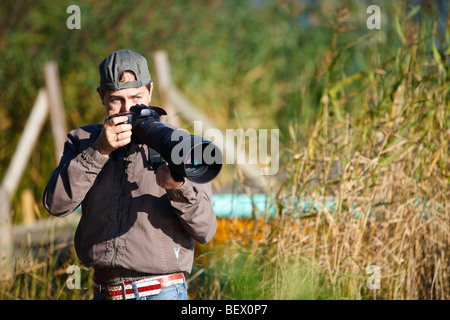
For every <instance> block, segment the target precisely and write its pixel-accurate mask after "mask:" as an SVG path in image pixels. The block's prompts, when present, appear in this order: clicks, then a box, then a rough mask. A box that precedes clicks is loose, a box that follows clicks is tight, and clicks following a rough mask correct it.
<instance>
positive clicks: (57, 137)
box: [44, 61, 67, 163]
mask: <svg viewBox="0 0 450 320" xmlns="http://www.w3.org/2000/svg"><path fill="white" fill-rule="evenodd" d="M44 76H45V87H46V89H47V95H48V99H49V104H50V121H51V125H52V132H53V139H54V143H55V158H56V162H57V163H58V162H59V160H60V159H61V156H62V153H63V150H64V143H65V142H66V136H67V127H66V120H65V116H64V104H63V99H62V93H61V84H60V80H59V74H58V65H57V64H56V62H54V61H50V62H47V63H46V64H45V65H44Z"/></svg>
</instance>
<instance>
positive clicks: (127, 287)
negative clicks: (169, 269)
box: [94, 273, 184, 300]
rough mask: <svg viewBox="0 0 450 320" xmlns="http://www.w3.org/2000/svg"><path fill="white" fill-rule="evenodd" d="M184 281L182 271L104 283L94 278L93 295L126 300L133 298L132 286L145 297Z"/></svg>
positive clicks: (134, 296)
mask: <svg viewBox="0 0 450 320" xmlns="http://www.w3.org/2000/svg"><path fill="white" fill-rule="evenodd" d="M182 283H184V277H183V274H182V273H176V274H171V275H167V276H156V277H150V278H144V279H140V280H136V281H129V282H123V281H120V282H113V283H106V282H103V281H101V280H98V279H95V281H94V295H97V296H101V298H102V299H103V300H127V299H134V298H136V295H135V294H134V289H133V286H135V288H136V290H137V291H138V293H139V297H146V296H152V295H155V294H158V293H160V292H161V289H162V288H166V287H170V286H173V285H176V284H182Z"/></svg>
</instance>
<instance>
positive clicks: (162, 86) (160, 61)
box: [153, 50, 180, 127]
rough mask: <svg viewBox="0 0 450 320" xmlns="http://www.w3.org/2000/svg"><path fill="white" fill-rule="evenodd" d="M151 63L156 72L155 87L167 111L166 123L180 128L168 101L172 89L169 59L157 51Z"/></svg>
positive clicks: (177, 117)
mask: <svg viewBox="0 0 450 320" xmlns="http://www.w3.org/2000/svg"><path fill="white" fill-rule="evenodd" d="M153 61H154V64H155V71H156V79H157V82H156V87H158V91H159V95H160V97H161V104H162V107H163V108H164V109H165V110H166V111H167V114H168V117H167V118H168V121H169V122H170V123H171V124H173V125H175V126H177V127H178V126H180V119H179V116H178V112H177V110H176V109H175V108H174V106H173V104H172V101H171V99H170V89H171V88H172V77H171V74H170V64H169V58H168V57H167V53H166V52H165V51H162V50H159V51H156V52H155V53H154V54H153Z"/></svg>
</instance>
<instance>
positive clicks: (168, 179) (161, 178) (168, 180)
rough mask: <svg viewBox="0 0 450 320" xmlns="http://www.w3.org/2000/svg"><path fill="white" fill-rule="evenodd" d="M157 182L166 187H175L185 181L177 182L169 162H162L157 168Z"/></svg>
mask: <svg viewBox="0 0 450 320" xmlns="http://www.w3.org/2000/svg"><path fill="white" fill-rule="evenodd" d="M156 183H157V184H158V186H160V187H161V188H164V189H175V188H178V187H181V186H182V185H183V184H184V182H177V181H175V180H173V178H172V175H171V174H170V169H169V166H168V165H167V164H162V165H160V166H159V167H158V169H156Z"/></svg>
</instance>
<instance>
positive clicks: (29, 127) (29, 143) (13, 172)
mask: <svg viewBox="0 0 450 320" xmlns="http://www.w3.org/2000/svg"><path fill="white" fill-rule="evenodd" d="M47 114H48V100H47V94H46V93H45V90H43V89H41V90H40V91H39V94H38V97H37V99H36V102H35V104H34V106H33V109H32V110H31V113H30V116H29V118H28V121H27V124H26V125H25V129H24V131H23V133H22V136H21V138H20V141H19V144H18V145H17V147H16V150H15V152H14V155H13V157H12V159H11V162H10V164H9V166H8V169H7V171H6V174H5V177H4V178H3V181H2V185H1V187H0V277H1V278H2V279H3V278H8V277H9V276H11V275H12V271H13V262H14V261H13V246H12V234H11V207H10V204H11V199H12V197H13V195H14V194H15V192H16V189H17V186H18V185H19V182H20V179H21V177H22V174H23V172H24V170H25V166H26V164H27V162H28V159H29V158H30V155H31V151H32V150H33V147H34V145H35V143H36V141H37V138H38V137H39V133H40V132H41V129H42V127H43V125H44V122H45V119H46V118H47Z"/></svg>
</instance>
